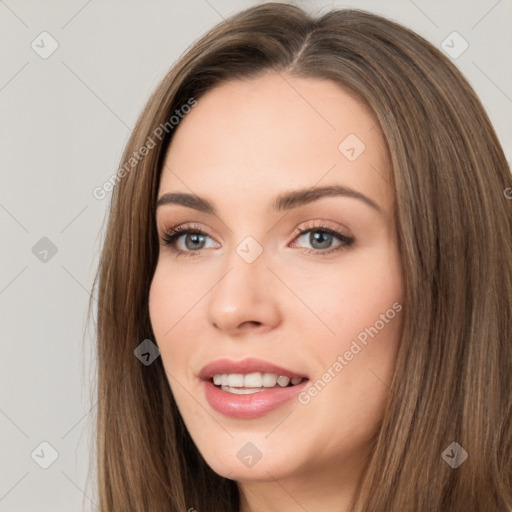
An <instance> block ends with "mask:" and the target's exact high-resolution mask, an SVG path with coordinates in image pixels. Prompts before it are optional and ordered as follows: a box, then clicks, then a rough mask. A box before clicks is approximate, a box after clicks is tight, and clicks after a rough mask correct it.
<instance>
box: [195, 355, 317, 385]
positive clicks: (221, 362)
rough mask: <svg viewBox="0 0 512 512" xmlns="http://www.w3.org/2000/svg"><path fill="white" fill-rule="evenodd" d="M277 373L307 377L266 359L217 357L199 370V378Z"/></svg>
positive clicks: (291, 376)
mask: <svg viewBox="0 0 512 512" xmlns="http://www.w3.org/2000/svg"><path fill="white" fill-rule="evenodd" d="M255 372H261V373H275V374H276V375H278V376H279V375H283V376H286V377H290V378H293V377H302V378H306V379H307V376H306V375H303V374H301V373H300V372H296V371H294V370H289V369H287V368H283V367H282V366H278V365H276V364H274V363H271V362H269V361H264V360H263V359H254V358H248V359H242V360H241V361H233V360H232V359H217V360H215V361H212V362H211V363H208V364H207V365H206V366H204V367H203V368H202V369H201V371H200V372H199V378H200V379H202V380H209V379H211V378H212V377H213V376H214V375H217V374H223V373H231V374H233V373H242V374H248V373H255Z"/></svg>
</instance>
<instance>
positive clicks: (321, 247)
mask: <svg viewBox="0 0 512 512" xmlns="http://www.w3.org/2000/svg"><path fill="white" fill-rule="evenodd" d="M295 234H296V235H297V238H296V240H297V241H298V240H301V239H303V241H305V242H306V243H309V244H310V245H311V246H312V248H308V247H305V248H303V249H304V252H307V253H312V254H319V255H326V254H331V253H333V252H337V251H340V250H343V249H345V248H347V247H349V246H350V245H352V244H353V243H354V239H353V238H350V237H348V236H346V235H344V234H343V233H340V232H339V231H338V230H336V229H334V228H331V227H329V226H326V225H323V224H322V225H309V226H304V227H303V228H301V229H299V230H298V231H297V232H296V233H295ZM336 240H337V242H338V243H337V244H335V245H333V243H335V242H336ZM294 244H295V242H294Z"/></svg>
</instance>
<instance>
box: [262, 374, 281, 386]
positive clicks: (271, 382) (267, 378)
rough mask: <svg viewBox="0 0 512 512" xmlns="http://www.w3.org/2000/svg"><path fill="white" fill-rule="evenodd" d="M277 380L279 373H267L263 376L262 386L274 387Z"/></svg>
mask: <svg viewBox="0 0 512 512" xmlns="http://www.w3.org/2000/svg"><path fill="white" fill-rule="evenodd" d="M276 382H277V375H276V374H275V373H265V374H264V375H263V377H262V378H261V384H260V386H263V387H265V388H273V387H274V386H275V385H276Z"/></svg>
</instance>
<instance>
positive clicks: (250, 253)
mask: <svg viewBox="0 0 512 512" xmlns="http://www.w3.org/2000/svg"><path fill="white" fill-rule="evenodd" d="M267 264H268V255H267V254H266V252H265V250H264V248H263V246H262V245H261V244H260V243H259V242H258V241H257V240H256V239H255V238H253V237H251V236H246V237H245V238H243V239H242V241H241V242H239V243H238V244H237V245H235V246H233V247H232V249H231V250H230V251H229V253H228V255H227V256H226V259H225V261H224V264H223V266H222V273H221V275H222V277H221V278H220V280H219V281H218V282H217V284H216V285H215V286H214V287H213V289H212V291H211V294H210V297H209V303H208V317H209V321H210V323H212V324H213V325H215V326H216V327H218V328H221V329H226V330H234V329H237V328H239V327H240V326H242V325H243V324H245V323H247V322H249V323H256V324H258V325H259V324H268V325H270V324H275V322H277V321H278V317H279V311H278V304H277V302H276V296H275V294H273V293H271V289H270V287H271V280H272V273H271V272H270V271H269V270H268V268H267Z"/></svg>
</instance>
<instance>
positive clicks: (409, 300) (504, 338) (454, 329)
mask: <svg viewBox="0 0 512 512" xmlns="http://www.w3.org/2000/svg"><path fill="white" fill-rule="evenodd" d="M268 71H275V72H278V73H280V74H281V75H283V76H284V75H285V74H289V75H292V76H297V77H303V78H307V77H312V78H321V79H329V80H332V81H333V82H335V83H337V84H339V86H340V87H342V88H344V89H346V90H348V91H351V92H353V93H354V94H356V95H357V97H358V98H359V100H360V101H361V102H362V103H364V104H365V105H366V106H367V107H369V108H370V109H371V111H372V112H373V114H374V116H375V118H376V120H377V121H378V129H380V130H381V132H382V134H383V137H384V140H385V143H386V145H387V151H388V152H389V157H390V162H391V167H392V169H391V178H390V186H392V187H393V190H394V194H395V211H394V216H395V219H394V220H395V223H396V230H397V234H398V244H399V250H400V256H401V261H402V266H403V273H404V275H403V279H404V283H405V297H404V312H403V327H402V332H401V340H400V347H399V351H398V355H397V363H396V371H395V374H394V377H393V380H392V383H391V386H390V390H389V400H388V402H387V404H386V410H385V413H384V416H383V419H382V422H381V423H380V424H379V429H378V434H377V435H376V436H375V439H374V441H373V443H372V447H371V448H372V450H371V453H372V455H371V457H370V458H369V460H368V462H367V466H366V469H365V471H364V474H363V477H362V479H361V481H360V484H359V487H358V489H357V496H356V498H355V501H354V503H353V506H352V510H353V511H354V512H398V511H400V512H432V511H436V512H439V511H449V512H458V511H460V512H462V511H463V512H494V511H496V512H498V511H500V512H504V511H512V421H511V420H512V418H511V410H512V200H511V199H507V194H506V193H505V191H506V190H510V192H511V193H512V189H510V188H509V187H512V180H511V174H510V169H509V166H508V164H507V161H506V159H505V156H504V153H503V151H502V148H501V146H500V143H499V141H498V138H497V136H496V134H495V131H494V129H493V127H492V125H491V122H490V120H489V118H488V116H487V114H486V112H485V109H484V108H483V106H482V104H481V102H480V101H479V99H478V98H477V96H476V94H475V92H474V91H473V89H472V88H471V86H470V85H469V83H468V81H467V80H466V79H465V78H464V76H463V75H462V74H461V72H460V71H459V70H458V69H457V68H456V66H455V65H454V64H453V63H452V62H451V61H450V60H449V59H448V58H447V57H446V56H444V55H443V53H442V52H441V51H439V50H438V49H437V48H435V47H434V46H433V45H432V44H430V43H429V42H427V41H426V40H425V39H423V38H422V37H420V36H419V35H417V34H416V33H414V32H413V31H411V30H409V29H407V28H405V27H403V26H401V25H400V24H398V23H396V22H394V21H391V20H389V19H387V18H385V17H382V16H378V15H375V14H372V13H369V12H365V11H361V10H356V9H339V10H331V11H328V12H325V13H323V14H322V15H318V16H313V15H311V14H308V13H306V12H305V11H304V10H302V9H301V8H299V7H297V6H294V5H289V4H282V3H266V4H262V5H258V6H256V7H251V8H249V9H246V10H244V11H241V12H239V13H237V14H235V15H233V16H231V17H230V18H228V19H227V20H225V21H223V22H222V23H220V24H219V25H217V26H215V27H214V28H212V29H211V30H210V31H209V32H208V33H206V35H204V36H203V37H202V38H201V39H199V40H198V41H197V42H195V43H194V44H193V45H192V46H191V47H190V48H189V49H188V50H187V51H186V52H185V53H184V54H183V55H182V56H181V57H180V58H179V59H178V61H177V62H176V63H175V64H174V65H173V66H172V68H171V69H170V71H169V72H168V74H167V75H166V76H165V78H164V79H163V80H162V81H161V83H160V84H159V85H158V87H157V89H156V90H155V91H154V93H153V94H152V96H151V97H150V99H149V100H148V102H147V104H146V106H145V108H144V109H143V111H142V113H141V114H140V116H139V119H138V121H137V123H136V126H135V128H134V129H133V131H132V134H131V136H130V139H129V141H128V143H127V146H126V149H125V151H124V154H123V157H122V161H123V162H125V161H127V160H128V159H129V158H130V157H131V155H133V153H134V152H137V151H138V150H139V149H140V148H141V147H143V146H144V145H145V144H147V141H148V137H150V136H151V135H152V133H154V131H155V129H157V128H158V127H159V126H161V125H163V124H165V123H166V122H168V120H169V118H170V117H171V116H172V115H173V113H174V112H175V111H176V109H180V108H181V107H182V106H183V105H185V104H187V103H188V102H189V101H190V99H191V98H194V99H195V100H196V101H198V102H199V103H200V101H201V96H202V95H203V94H204V93H205V92H207V91H209V90H211V89H212V88H214V87H215V86H217V85H219V84H221V83H223V82H226V81H228V80H237V79H243V80H247V79H251V78H254V77H257V76H259V75H260V74H262V73H264V72H268ZM176 130H179V125H178V126H177V127H175V128H174V129H173V130H168V133H166V134H165V137H162V138H161V140H160V139H155V137H153V138H152V140H153V141H154V142H155V145H154V147H152V148H151V149H150V150H149V151H148V152H147V154H146V155H145V156H144V158H141V159H140V161H138V162H136V165H134V166H133V168H132V169H131V170H130V172H127V173H125V175H123V177H122V178H120V179H118V180H117V181H116V183H115V187H114V190H113V193H112V197H111V202H110V207H109V212H108V222H107V227H106V232H105V237H104V240H103V244H102V251H101V257H100V262H99V266H98V269H97V273H96V277H95V281H94V288H96V287H97V301H98V305H96V304H95V303H93V302H92V301H91V302H90V304H89V314H90V312H91V310H92V308H95V307H96V308H97V319H96V320H95V326H96V332H95V338H96V340H97V356H98V367H97V389H96V390H95V392H96V393H97V398H98V407H97V419H96V427H97V432H96V448H97V453H96V454H95V464H96V467H97V478H98V492H99V506H100V509H101V510H102V511H103V512H134V511H137V512H178V511H179V512H185V511H187V510H189V509H191V508H192V509H196V510H197V511H198V512H238V510H239V501H240V494H239V492H240V491H239V488H238V485H237V483H236V481H234V480H230V479H227V478H224V477H222V476H220V475H218V474H216V473H215V472H214V471H213V470H212V469H211V468H210V467H209V466H208V464H207V463H206V462H205V460H204V459H203V457H202V456H201V454H200V452H199V451H198V449H197V448H196V446H195V445H194V443H193V441H192V439H191V437H190V436H189V434H188V432H187V429H186V427H185V425H184V422H183V420H182V418H181V416H180V413H179V410H178V408H177V406H176V403H175V401H174V398H173V395H172V392H171V389H170V386H169V383H168V381H167V377H166V374H165V371H164V368H163V365H162V362H161V358H158V359H157V360H156V361H155V362H154V363H153V364H151V365H148V366H146V365H144V364H141V362H140V361H139V360H138V359H137V358H136V357H135V356H134V350H135V348H136V347H137V346H138V345H139V344H140V343H141V341H142V340H144V339H147V338H149V339H153V340H154V336H153V332H152V328H151V324H150V320H149V311H148V295H149V288H150V284H151V280H152V276H153V273H154V270H155V267H156V263H157V260H158V250H159V241H158V234H157V230H156V223H155V203H156V199H157V197H156V196H157V191H158V185H159V180H160V175H161V170H162V166H163V158H164V156H165V153H166V150H167V148H168V147H169V143H170V141H171V140H172V136H173V133H174V132H175V131H176ZM453 442H457V443H458V444H459V445H461V446H462V447H463V448H464V450H465V451H466V452H467V453H468V458H467V460H466V461H464V462H463V463H462V464H461V465H460V466H459V467H457V468H452V467H451V466H450V465H449V464H447V462H446V461H445V460H443V458H442V454H443V452H444V451H445V449H446V448H447V447H448V446H449V445H451V443H453Z"/></svg>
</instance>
